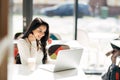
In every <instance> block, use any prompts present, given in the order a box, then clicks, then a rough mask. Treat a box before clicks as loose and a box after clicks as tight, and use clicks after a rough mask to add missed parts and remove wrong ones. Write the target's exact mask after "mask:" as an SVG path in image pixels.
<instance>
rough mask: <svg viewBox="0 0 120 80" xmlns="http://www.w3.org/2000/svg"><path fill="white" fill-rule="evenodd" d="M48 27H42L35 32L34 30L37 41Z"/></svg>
mask: <svg viewBox="0 0 120 80" xmlns="http://www.w3.org/2000/svg"><path fill="white" fill-rule="evenodd" d="M46 29H47V27H46V26H45V25H41V26H39V27H38V28H36V29H35V30H33V35H34V37H35V38H36V39H37V40H40V39H41V38H42V37H43V36H44V35H45V32H46Z"/></svg>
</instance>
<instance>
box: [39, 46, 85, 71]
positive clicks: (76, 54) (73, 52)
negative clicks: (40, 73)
mask: <svg viewBox="0 0 120 80" xmlns="http://www.w3.org/2000/svg"><path fill="white" fill-rule="evenodd" d="M82 52H83V49H82V48H80V49H66V50H60V51H59V52H58V55H57V58H56V62H55V64H43V65H40V66H39V67H40V68H41V69H44V70H48V71H51V72H58V71H64V70H70V69H76V68H78V66H79V63H80V59H81V56H82Z"/></svg>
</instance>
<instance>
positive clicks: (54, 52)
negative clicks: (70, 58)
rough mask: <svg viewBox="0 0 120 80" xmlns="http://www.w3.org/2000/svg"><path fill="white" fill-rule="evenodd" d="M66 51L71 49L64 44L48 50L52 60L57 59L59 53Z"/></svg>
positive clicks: (53, 46) (55, 45)
mask: <svg viewBox="0 0 120 80" xmlns="http://www.w3.org/2000/svg"><path fill="white" fill-rule="evenodd" d="M65 49H70V47H69V46H68V45H64V44H54V45H52V46H50V47H49V48H48V54H49V56H50V58H51V59H56V57H57V55H58V52H59V51H60V50H65Z"/></svg>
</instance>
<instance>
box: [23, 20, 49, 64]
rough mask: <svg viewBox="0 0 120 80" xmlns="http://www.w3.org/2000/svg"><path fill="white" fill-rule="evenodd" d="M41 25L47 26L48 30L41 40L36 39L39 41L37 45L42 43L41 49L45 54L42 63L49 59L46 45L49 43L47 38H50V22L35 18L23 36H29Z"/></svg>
mask: <svg viewBox="0 0 120 80" xmlns="http://www.w3.org/2000/svg"><path fill="white" fill-rule="evenodd" d="M41 25H44V26H46V32H45V35H44V36H43V37H42V38H41V39H40V41H38V40H36V42H37V46H38V45H41V49H42V51H43V55H44V56H43V59H42V63H43V64H45V62H46V60H47V52H46V45H47V40H48V38H49V24H48V23H47V22H45V21H43V20H42V19H40V18H35V19H34V20H33V21H32V22H31V23H30V25H29V26H28V28H27V30H26V32H25V33H24V35H23V37H22V38H23V39H25V38H28V36H29V34H31V33H32V31H33V30H35V29H36V28H38V27H39V26H41Z"/></svg>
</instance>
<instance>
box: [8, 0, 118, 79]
mask: <svg viewBox="0 0 120 80" xmlns="http://www.w3.org/2000/svg"><path fill="white" fill-rule="evenodd" d="M9 12H10V14H9V15H10V22H9V25H10V26H12V36H14V35H15V33H17V32H24V31H25V30H26V28H27V25H28V23H29V22H30V21H31V20H32V19H34V18H35V17H40V18H42V19H43V20H45V21H46V22H48V23H49V25H50V33H57V34H59V36H60V37H61V39H62V40H77V41H78V42H79V43H80V44H81V45H82V46H84V47H85V50H84V55H83V57H82V60H81V67H82V68H83V70H84V71H85V73H86V74H95V75H101V74H102V73H103V72H104V71H105V70H106V69H107V67H108V66H109V64H111V61H110V57H106V56H105V53H106V52H108V51H109V50H111V49H112V48H111V45H110V41H111V40H113V39H117V38H119V33H120V0H10V7H9ZM27 21H28V22H27ZM88 77H90V76H89V75H88ZM97 80H98V78H97Z"/></svg>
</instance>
